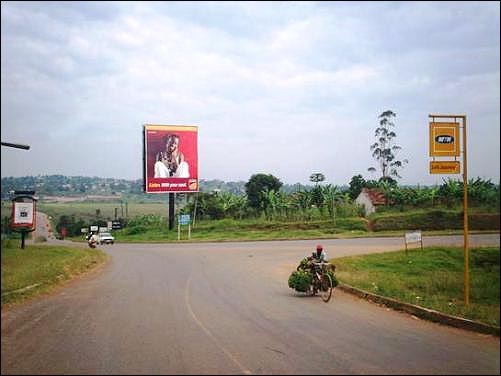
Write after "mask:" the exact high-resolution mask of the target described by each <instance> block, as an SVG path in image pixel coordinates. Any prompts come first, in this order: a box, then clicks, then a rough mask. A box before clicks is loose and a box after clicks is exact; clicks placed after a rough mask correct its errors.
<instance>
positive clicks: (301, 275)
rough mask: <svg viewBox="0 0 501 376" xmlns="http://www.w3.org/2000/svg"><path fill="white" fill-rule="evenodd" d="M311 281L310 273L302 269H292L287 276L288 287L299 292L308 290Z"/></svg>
mask: <svg viewBox="0 0 501 376" xmlns="http://www.w3.org/2000/svg"><path fill="white" fill-rule="evenodd" d="M311 282H312V277H311V275H310V273H308V272H305V271H303V270H298V271H294V272H292V274H291V275H290V277H289V287H290V288H291V289H294V290H296V291H300V292H306V291H308V289H309V287H310V284H311Z"/></svg>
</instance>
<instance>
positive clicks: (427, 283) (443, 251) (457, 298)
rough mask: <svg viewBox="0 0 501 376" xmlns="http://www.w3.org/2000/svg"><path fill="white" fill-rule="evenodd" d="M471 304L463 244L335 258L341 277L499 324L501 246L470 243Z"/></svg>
mask: <svg viewBox="0 0 501 376" xmlns="http://www.w3.org/2000/svg"><path fill="white" fill-rule="evenodd" d="M469 261H470V266H469V270H470V306H469V307H465V305H464V302H463V298H464V280H463V276H464V250H463V248H462V247H430V248H424V249H423V251H421V249H420V248H417V249H413V250H411V251H409V252H408V253H406V252H405V251H403V250H402V251H398V252H387V253H380V254H371V255H362V256H353V257H342V258H336V266H337V268H336V274H337V276H338V278H339V279H340V280H341V282H343V283H346V284H349V285H351V286H354V287H358V288H360V289H362V290H365V291H369V292H373V293H376V294H378V295H383V296H387V297H390V298H394V299H397V300H400V301H403V302H407V303H411V304H417V305H420V306H422V307H426V308H430V309H435V310H438V311H440V312H444V313H447V314H451V315H454V316H460V317H465V318H468V319H471V320H479V321H482V322H485V323H487V324H491V325H496V326H499V317H500V316H499V314H500V305H499V301H500V288H499V286H500V284H499V283H500V269H499V267H500V252H499V247H482V248H471V249H470V259H469Z"/></svg>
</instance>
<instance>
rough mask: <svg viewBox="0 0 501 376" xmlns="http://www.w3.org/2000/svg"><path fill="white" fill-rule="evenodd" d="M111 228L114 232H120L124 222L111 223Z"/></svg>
mask: <svg viewBox="0 0 501 376" xmlns="http://www.w3.org/2000/svg"><path fill="white" fill-rule="evenodd" d="M111 228H112V229H113V230H120V229H121V228H122V222H120V221H111Z"/></svg>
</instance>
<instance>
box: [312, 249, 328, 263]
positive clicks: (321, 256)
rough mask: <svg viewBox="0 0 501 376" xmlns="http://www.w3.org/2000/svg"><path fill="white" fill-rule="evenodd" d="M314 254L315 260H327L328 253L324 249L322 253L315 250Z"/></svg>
mask: <svg viewBox="0 0 501 376" xmlns="http://www.w3.org/2000/svg"><path fill="white" fill-rule="evenodd" d="M312 256H313V259H314V261H315V262H327V253H325V251H324V250H322V252H321V253H320V255H319V254H318V253H317V252H313V253H312Z"/></svg>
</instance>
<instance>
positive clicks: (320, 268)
mask: <svg viewBox="0 0 501 376" xmlns="http://www.w3.org/2000/svg"><path fill="white" fill-rule="evenodd" d="M312 265H313V270H312V271H313V281H312V292H313V295H316V293H317V292H320V297H321V298H322V300H323V301H324V302H325V303H327V302H328V301H329V300H330V298H331V296H332V290H333V288H334V287H333V284H332V278H331V276H330V275H329V274H328V273H327V267H331V264H330V263H328V262H312Z"/></svg>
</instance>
